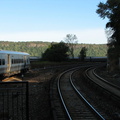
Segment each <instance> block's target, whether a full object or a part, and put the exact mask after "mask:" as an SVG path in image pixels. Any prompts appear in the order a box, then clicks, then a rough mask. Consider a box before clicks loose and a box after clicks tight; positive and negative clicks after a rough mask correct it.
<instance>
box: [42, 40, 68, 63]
mask: <svg viewBox="0 0 120 120" xmlns="http://www.w3.org/2000/svg"><path fill="white" fill-rule="evenodd" d="M68 50H69V47H68V46H66V44H65V43H63V42H60V43H56V44H55V43H52V44H51V46H50V47H49V48H48V49H46V51H45V52H44V53H43V55H42V59H43V60H47V61H56V62H61V61H66V60H67V59H68V55H67V52H68Z"/></svg>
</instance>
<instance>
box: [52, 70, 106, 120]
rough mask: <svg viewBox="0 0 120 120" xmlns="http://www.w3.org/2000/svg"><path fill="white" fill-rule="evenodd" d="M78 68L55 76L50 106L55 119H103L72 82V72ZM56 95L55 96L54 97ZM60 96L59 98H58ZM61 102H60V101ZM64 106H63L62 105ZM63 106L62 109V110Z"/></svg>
mask: <svg viewBox="0 0 120 120" xmlns="http://www.w3.org/2000/svg"><path fill="white" fill-rule="evenodd" d="M77 69H78V68H74V69H71V70H67V71H65V72H63V73H62V74H61V75H60V76H59V77H58V78H57V87H58V88H57V89H58V92H59V95H58V93H57V91H56V88H55V84H54V86H52V88H53V90H52V96H51V99H52V108H53V114H54V119H56V120H66V119H69V120H80V119H82V120H98V119H101V120H105V118H104V117H103V116H102V115H101V114H100V113H98V112H97V111H96V110H95V108H94V107H93V106H92V105H91V104H90V103H89V102H88V101H87V100H86V99H85V98H84V97H83V96H82V94H81V93H80V92H79V90H77V88H76V87H75V86H74V84H73V82H72V77H71V76H72V74H73V73H74V72H75V71H76V70H77ZM55 96H56V97H55ZM59 96H60V99H59V98H58V97H59ZM61 102H62V103H61ZM62 106H64V107H62ZM63 108H64V110H63Z"/></svg>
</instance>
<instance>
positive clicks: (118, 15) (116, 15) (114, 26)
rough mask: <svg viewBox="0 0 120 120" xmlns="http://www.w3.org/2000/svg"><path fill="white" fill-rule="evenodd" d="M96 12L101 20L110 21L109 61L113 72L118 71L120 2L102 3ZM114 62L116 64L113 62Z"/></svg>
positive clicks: (107, 27)
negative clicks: (106, 19)
mask: <svg viewBox="0 0 120 120" xmlns="http://www.w3.org/2000/svg"><path fill="white" fill-rule="evenodd" d="M96 12H97V13H98V14H99V15H100V17H101V18H103V19H105V18H106V17H107V18H108V19H109V22H108V23H107V24H106V33H107V37H108V47H109V48H108V53H107V54H108V59H109V68H110V69H111V71H114V70H116V69H118V67H116V66H118V64H119V62H116V61H118V59H119V56H120V0H107V2H106V3H102V2H100V3H99V5H98V9H97V10H96ZM113 61H114V62H113Z"/></svg>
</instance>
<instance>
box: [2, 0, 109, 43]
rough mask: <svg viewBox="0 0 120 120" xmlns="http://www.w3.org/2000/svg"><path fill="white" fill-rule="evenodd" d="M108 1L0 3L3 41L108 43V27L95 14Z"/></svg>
mask: <svg viewBox="0 0 120 120" xmlns="http://www.w3.org/2000/svg"><path fill="white" fill-rule="evenodd" d="M100 2H103V3H105V2H106V0H0V41H14V42H18V41H43V42H60V41H64V40H65V37H66V35H67V34H73V35H76V36H77V40H78V43H86V44H106V43H107V38H106V34H105V25H106V23H107V21H108V20H106V19H105V20H103V19H101V18H100V17H99V15H98V14H97V13H96V9H97V5H98V4H99V3H100Z"/></svg>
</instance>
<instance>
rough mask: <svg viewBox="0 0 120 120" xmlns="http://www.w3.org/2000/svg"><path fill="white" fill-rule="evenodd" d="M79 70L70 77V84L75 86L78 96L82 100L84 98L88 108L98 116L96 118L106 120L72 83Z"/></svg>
mask: <svg viewBox="0 0 120 120" xmlns="http://www.w3.org/2000/svg"><path fill="white" fill-rule="evenodd" d="M76 71H77V70H75V71H73V72H72V73H71V75H70V83H71V85H72V86H73V88H74V90H75V91H76V92H77V94H78V95H79V96H80V98H82V100H83V101H84V102H85V103H86V104H87V105H88V107H89V108H90V109H91V110H92V111H93V112H94V113H95V114H96V116H97V117H98V118H99V119H101V120H105V118H104V117H103V116H102V115H101V114H100V113H99V112H98V111H97V110H96V109H95V108H94V107H93V106H92V105H91V104H90V103H89V102H88V101H87V100H86V99H85V97H84V96H83V95H82V94H81V93H80V91H79V90H78V89H77V88H76V87H75V85H74V83H73V81H72V75H73V73H74V72H76Z"/></svg>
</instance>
